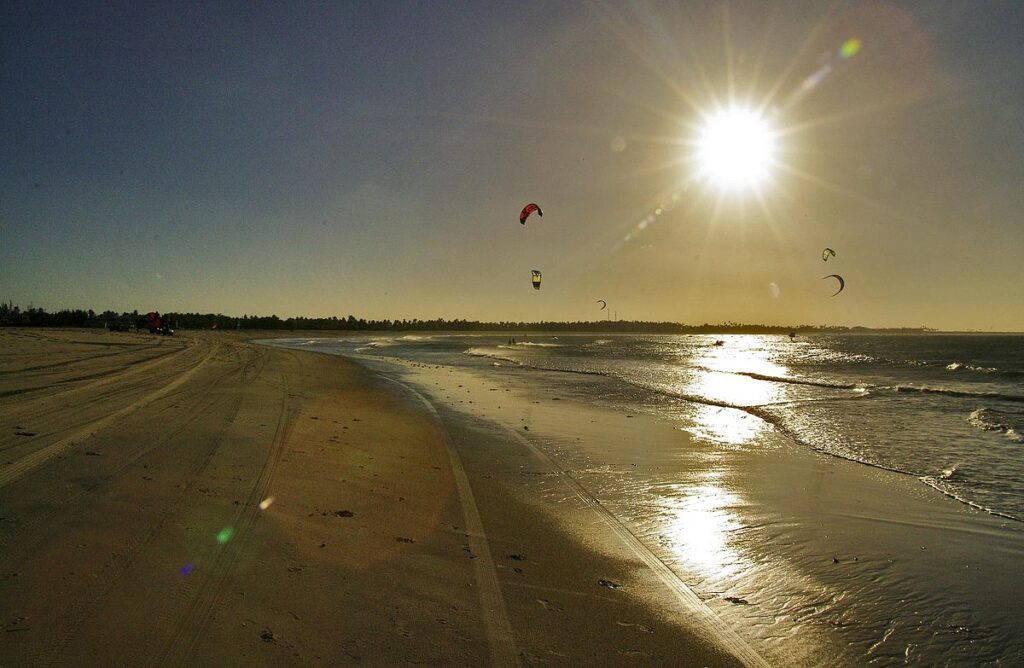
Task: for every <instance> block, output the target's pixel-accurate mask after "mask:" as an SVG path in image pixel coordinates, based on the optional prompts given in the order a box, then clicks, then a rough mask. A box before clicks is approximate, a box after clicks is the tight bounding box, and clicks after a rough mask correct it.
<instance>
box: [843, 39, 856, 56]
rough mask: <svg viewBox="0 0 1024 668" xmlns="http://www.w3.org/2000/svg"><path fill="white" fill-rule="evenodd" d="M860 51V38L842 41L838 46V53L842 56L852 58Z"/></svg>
mask: <svg viewBox="0 0 1024 668" xmlns="http://www.w3.org/2000/svg"><path fill="white" fill-rule="evenodd" d="M858 51H860V40H859V39H857V38H856V37H851V38H850V39H848V40H846V41H845V42H843V45H842V46H841V47H840V48H839V55H840V56H842V57H843V58H853V57H854V56H856V55H857V52H858Z"/></svg>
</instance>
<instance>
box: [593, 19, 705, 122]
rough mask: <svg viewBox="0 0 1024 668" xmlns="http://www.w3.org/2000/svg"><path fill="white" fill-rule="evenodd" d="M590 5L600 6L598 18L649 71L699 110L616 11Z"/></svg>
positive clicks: (681, 98) (696, 104)
mask: <svg viewBox="0 0 1024 668" xmlns="http://www.w3.org/2000/svg"><path fill="white" fill-rule="evenodd" d="M591 6H593V7H600V8H601V9H602V10H603V11H599V12H596V15H597V17H598V20H600V21H601V22H602V23H603V24H604V25H605V26H606V27H607V28H609V29H610V30H611V31H612V32H613V33H614V34H615V36H616V37H618V38H619V40H620V41H621V42H622V43H623V44H625V45H626V47H627V48H628V49H629V50H630V51H631V52H632V53H633V55H635V56H636V57H637V58H639V59H640V60H641V62H643V64H644V65H645V66H647V67H648V68H649V69H650V70H651V72H653V73H654V74H655V76H657V77H658V78H659V79H660V80H661V82H662V83H663V84H664V85H665V86H666V87H667V88H668V89H669V90H671V91H672V92H673V93H674V94H675V95H676V96H677V97H678V98H679V99H680V100H682V101H683V102H684V103H685V104H686V105H687V106H689V107H690V108H691V109H693V110H699V109H700V105H699V104H698V103H697V101H696V100H695V99H694V98H693V96H691V95H689V94H688V93H687V92H686V91H685V90H684V89H683V88H682V86H680V85H679V84H678V83H677V82H676V81H675V79H673V78H672V77H671V76H669V75H668V73H667V72H665V71H664V69H663V68H662V67H661V65H659V64H658V63H657V62H655V60H654V59H653V58H652V57H651V56H650V55H649V54H648V53H647V52H646V49H644V48H643V44H642V43H640V40H639V39H637V38H635V37H634V36H633V35H632V34H631V31H630V29H629V27H628V26H626V25H624V24H625V21H624V20H623V19H622V17H620V16H619V15H618V13H617V12H616V11H615V10H614V9H613V8H611V7H609V6H608V5H606V4H605V3H603V2H600V1H598V2H595V3H593V4H592V5H591Z"/></svg>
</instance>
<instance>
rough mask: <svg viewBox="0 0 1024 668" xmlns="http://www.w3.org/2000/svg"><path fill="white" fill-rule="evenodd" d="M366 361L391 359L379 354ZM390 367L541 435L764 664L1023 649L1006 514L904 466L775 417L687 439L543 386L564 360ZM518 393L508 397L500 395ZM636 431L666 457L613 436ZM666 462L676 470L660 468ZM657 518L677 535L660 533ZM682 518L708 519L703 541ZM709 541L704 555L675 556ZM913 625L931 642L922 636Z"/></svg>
mask: <svg viewBox="0 0 1024 668" xmlns="http://www.w3.org/2000/svg"><path fill="white" fill-rule="evenodd" d="M364 362H365V363H367V364H370V365H371V367H373V366H376V365H380V364H390V365H392V366H394V362H393V360H389V361H381V360H380V359H378V358H376V357H373V356H370V357H366V358H364ZM401 366H402V371H401V372H400V374H399V377H401V378H403V380H404V381H406V382H410V381H411V382H413V384H414V385H416V386H417V387H418V388H419V389H420V390H422V391H426V392H428V393H429V394H430V395H431V397H432V399H433V400H434V401H436V402H437V403H438V405H439V406H443V407H444V409H445V410H443V411H442V413H444V412H445V411H447V412H448V413H449V419H450V420H451V421H452V422H454V423H458V422H460V421H467V420H468V421H473V420H477V419H479V420H483V421H484V422H491V423H497V424H501V425H503V428H505V429H512V430H513V431H514V432H515V433H517V435H519V436H524V437H526V438H529V439H531V440H532V441H534V442H536V443H537V444H538V446H539V447H540V448H541V449H542V450H544V451H545V452H547V454H548V455H549V456H550V457H553V458H554V459H555V460H556V461H557V462H558V463H559V466H561V467H562V468H564V469H565V470H567V471H569V472H570V473H571V474H572V475H573V476H575V477H577V478H579V479H581V480H582V481H583V484H584V485H585V486H586V487H588V488H590V489H593V490H594V496H595V497H597V498H598V499H599V500H600V502H601V503H603V504H604V505H606V506H608V507H609V508H612V509H613V512H615V514H616V515H617V516H619V517H621V518H622V520H623V522H624V523H625V524H626V525H627V526H629V527H630V530H631V531H632V532H633V533H634V534H635V535H636V536H637V537H638V538H640V539H641V540H643V541H644V542H645V543H646V544H648V545H650V546H652V549H653V551H654V552H655V553H656V554H657V555H658V557H659V559H661V560H662V562H663V563H665V564H667V565H668V566H669V567H670V568H672V569H673V570H674V571H676V573H677V574H678V575H679V576H680V577H682V579H683V580H684V581H686V582H687V584H688V585H690V586H691V587H692V588H693V589H694V590H695V591H697V593H698V594H699V595H700V596H701V597H702V598H707V600H708V601H709V602H710V603H712V604H713V607H714V609H716V610H717V611H719V612H720V613H721V614H722V616H723V619H725V620H727V621H728V622H729V623H730V624H732V625H733V627H734V628H736V629H737V630H739V631H740V632H741V633H742V634H744V635H745V637H747V638H748V639H749V640H750V641H751V643H753V646H755V647H757V648H758V649H759V650H763V651H764V654H765V657H766V658H768V659H769V661H771V662H773V663H775V662H778V663H781V664H784V665H785V664H793V663H800V664H803V665H829V664H830V663H832V662H839V663H845V662H858V661H863V660H866V659H876V660H877V659H881V660H883V661H888V660H892V661H897V660H899V661H903V660H905V659H907V658H908V657H910V656H912V655H913V656H917V655H916V654H915V653H916V652H920V651H925V652H927V651H937V652H940V653H941V656H945V657H947V659H946V660H953V661H966V660H967V658H968V656H969V654H963V652H970V651H971V644H973V643H974V642H975V639H980V640H985V641H988V642H989V643H990V647H989V649H991V647H992V646H994V647H999V646H1003V647H1005V651H1006V652H1007V654H1006V655H1005V656H1000V655H999V654H996V655H986V656H987V657H988V659H991V660H999V659H1001V660H1006V659H1007V657H1009V656H1018V655H1020V654H1021V651H1022V650H1021V647H1020V631H1021V630H1022V629H1024V620H1022V619H1021V616H1020V614H1018V613H1013V612H1009V613H1006V614H1004V612H1003V611H1005V610H1012V609H1014V608H1015V604H1014V603H1013V601H1015V600H1016V598H1017V597H1019V596H1021V595H1024V589H1022V585H1021V583H1020V581H1019V578H1018V577H1017V576H1016V570H1015V566H1014V564H1015V563H1018V560H1019V559H1020V558H1021V557H1024V532H1021V530H1020V528H1019V526H1017V525H1018V524H1019V523H1018V522H1016V521H1012V520H1010V521H1009V522H1010V524H1007V520H1004V519H1002V518H999V517H998V516H994V515H991V514H989V513H987V512H984V511H978V510H974V509H972V508H970V507H968V506H966V505H964V504H962V503H960V502H959V501H957V500H954V499H952V498H950V497H949V496H947V495H944V494H943V493H941V491H940V490H934V489H932V488H931V487H930V486H927V485H922V484H920V480H918V479H913V478H916V476H907V475H905V474H902V473H896V472H890V471H888V470H886V469H883V468H877V467H870V466H869V467H866V466H863V465H862V462H859V461H857V460H847V459H844V458H838V457H835V456H834V455H833V454H831V453H821V452H818V451H816V450H811V449H808V448H806V447H805V446H802V445H800V444H798V443H796V442H793V441H792V440H791V439H789V438H788V437H787V436H786V435H785V434H784V433H780V432H778V431H777V430H775V429H773V428H771V427H768V430H767V432H764V433H761V434H760V435H759V436H758V437H757V438H756V439H755V440H754V442H753V443H752V445H750V446H747V447H739V448H727V447H712V446H708V445H706V444H696V443H695V442H694V441H693V439H692V438H690V437H689V435H686V436H685V438H681V437H682V436H683V435H682V434H680V432H679V429H678V428H677V427H676V426H675V425H673V424H670V421H666V420H659V419H658V418H657V417H654V416H650V415H643V414H633V415H631V416H629V417H630V418H631V419H628V420H627V419H623V418H624V417H626V416H624V415H623V412H625V411H618V412H616V411H615V410H613V409H611V408H610V407H607V406H606V407H600V406H594V405H585V404H580V403H579V402H578V401H574V399H573V397H572V396H571V392H566V391H558V392H556V390H554V389H552V387H555V386H556V385H555V383H560V382H562V381H561V380H553V381H552V382H551V384H550V385H549V384H546V383H541V384H540V385H538V383H540V382H541V381H539V380H538V379H539V378H540V377H541V376H543V375H544V374H545V373H551V374H555V375H557V374H558V372H542V371H541V372H538V371H536V370H530V371H529V372H528V373H527V372H524V371H523V370H517V369H515V368H513V367H500V368H499V367H496V368H494V369H493V370H490V371H488V370H480V369H473V370H472V371H469V370H466V369H462V368H459V369H452V368H443V367H437V366H436V365H429V364H420V363H415V362H407V363H403V364H401ZM432 366H433V367H434V368H432ZM562 375H563V376H564V374H562ZM576 381H578V382H583V383H588V382H600V378H596V379H595V380H593V381H591V380H587V378H586V377H584V376H580V378H578V379H576ZM565 386H566V387H568V386H569V385H568V384H565ZM559 387H560V385H559ZM503 389H504V390H505V392H502V391H501V390H503ZM516 392H517V393H519V394H520V396H519V398H518V400H517V402H518V403H516V402H513V401H510V400H509V399H508V398H506V397H507V396H508V393H516ZM552 393H556V394H558V395H560V396H557V397H555V396H552ZM495 397H498V398H497V399H495ZM556 398H557V399H558V401H557V402H555V401H553V400H554V399H556ZM513 405H515V406H517V408H515V409H513V408H512V406H513ZM499 406H500V408H499ZM712 410H715V411H720V412H729V411H733V410H739V409H731V408H724V407H720V408H715V409H712ZM595 412H596V414H599V415H602V416H604V417H600V418H597V419H598V420H600V424H599V425H598V426H597V427H593V426H590V425H589V424H584V423H581V422H580V421H579V420H578V419H576V418H575V417H574V416H579V415H593V414H595ZM634 413H635V412H634ZM616 420H617V424H615V422H616ZM641 423H642V424H643V425H644V426H642V427H641ZM567 425H568V426H567ZM524 426H525V427H528V431H520V430H522V428H523V427H524ZM638 432H642V433H643V434H645V438H647V439H648V441H647V445H648V449H653V450H658V451H659V452H660V453H661V454H659V455H658V457H661V459H658V458H657V457H648V455H645V454H643V453H640V452H638V451H636V450H635V449H630V448H629V446H628V445H624V444H625V443H628V442H629V440H630V439H634V440H635V436H634V435H635V434H636V433H638ZM580 439H582V441H580ZM581 442H582V443H583V445H580V443H581ZM653 444H661V445H657V446H655V445H653ZM644 457H648V459H649V461H647V462H646V463H645V462H644V461H643V460H644ZM630 458H632V459H631V460H630ZM638 463H639V466H640V467H641V468H643V467H645V466H646V467H647V469H648V470H647V471H646V472H645V473H644V474H643V475H645V476H647V477H646V478H644V479H645V480H648V481H649V482H646V483H644V484H645V485H647V486H649V487H650V486H652V485H653V487H651V489H655V488H659V486H660V487H661V488H664V489H670V493H669V492H665V493H661V492H656V493H654V492H652V493H647V492H644V491H643V490H638V489H637V488H631V484H632V483H630V480H631V478H633V477H636V476H637V469H635V468H633V466H635V465H637V464H638ZM666 465H667V466H671V467H674V469H675V472H676V474H677V475H675V477H674V478H672V477H671V476H669V477H665V476H661V474H660V473H657V472H656V471H655V470H654V469H657V468H658V466H666ZM531 477H532V476H531ZM537 477H538V478H543V477H545V476H543V475H538V476H537ZM524 484H525V483H524ZM688 489H691V490H700V492H699V493H688V492H687V490H688ZM936 492H939V493H938V494H936ZM538 498H540V499H541V501H540V504H539V506H540V507H543V506H544V505H545V504H547V505H548V506H550V507H549V508H547V510H548V511H550V512H548V514H549V516H551V517H552V518H553V519H554V521H557V522H558V523H559V524H560V525H561V526H563V527H564V528H567V529H570V525H571V522H568V521H566V520H565V518H559V517H558V515H559V512H560V511H559V510H555V511H551V508H557V504H563V505H564V503H565V499H564V495H560V496H555V497H554V498H550V497H545V496H543V495H541V496H540V497H538V496H536V495H533V496H532V498H530V495H527V496H526V497H524V500H525V501H526V502H528V503H532V504H533V505H535V506H538ZM666 527H669V528H671V529H673V531H674V534H675V535H670V536H669V537H668V538H666V536H665V532H664V529H665V528H666ZM673 531H670V532H669V533H670V534H671V533H673ZM686 531H690V532H693V531H696V532H697V533H698V534H702V535H701V539H702V540H703V541H704V543H705V545H704V546H703V547H702V546H701V545H700V541H699V540H689V541H688V540H687V539H686V538H685V536H682V534H685V533H686ZM582 537H583V536H581V538H582ZM707 544H713V545H714V549H712V550H710V552H711V554H710V555H708V554H705V555H703V556H702V557H700V558H696V559H694V558H692V557H690V558H688V557H687V552H690V553H691V554H692V553H694V552H700V551H701V550H702V549H706V548H707ZM716 550H717V552H718V554H714V553H715V551H716ZM952 564H956V567H955V568H951V565H952ZM957 569H959V570H957ZM924 602H928V605H927V606H926V608H930V609H933V611H934V612H933V614H932V616H931V618H930V619H929V620H927V621H922V619H919V618H916V617H915V616H916V615H919V614H920V612H915V609H917V606H919V605H920V604H921V603H924ZM886 610H887V611H889V612H890V613H891V615H892V616H891V617H887V616H886V613H885V612H884V611H886ZM784 620H788V621H784ZM780 622H782V627H787V626H788V627H789V631H788V635H787V632H785V631H783V632H782V633H781V634H780V630H782V629H781V628H780V627H779V623H780ZM979 634H980V635H979ZM923 637H928V638H931V639H932V640H931V641H930V644H931V645H932V647H931V648H924V647H922V646H921V645H920V643H921V642H922V640H921V639H922V638H923ZM837 643H838V644H837ZM925 656H928V655H927V654H925ZM982 658H984V657H980V656H979V659H982ZM933 659H934V656H933ZM918 660H921V657H920V656H918ZM926 660H927V659H926Z"/></svg>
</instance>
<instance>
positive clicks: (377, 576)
mask: <svg viewBox="0 0 1024 668" xmlns="http://www.w3.org/2000/svg"><path fill="white" fill-rule="evenodd" d="M250 336H251V335H250ZM446 410H447V409H445V408H444V407H441V413H442V414H439V413H438V412H437V409H436V408H435V407H434V406H433V405H432V404H431V403H429V402H428V403H424V402H423V400H422V397H421V396H418V395H417V394H415V392H413V391H411V390H410V389H409V388H408V387H403V386H400V385H397V384H395V383H394V382H393V381H389V380H387V379H384V378H381V377H379V376H376V375H375V374H373V373H371V372H369V371H367V370H365V369H362V368H360V367H358V366H356V365H354V364H352V363H350V362H347V361H345V360H342V359H340V358H336V357H328V356H322V355H315V354H311V353H301V352H293V351H288V350H277V349H272V348H268V347H264V346H257V345H253V344H250V343H247V342H246V341H244V340H243V339H242V337H240V336H238V335H236V334H233V333H227V332H224V333H197V334H189V333H179V335H177V336H174V337H158V336H150V335H145V334H125V333H106V332H95V331H84V330H0V627H2V630H0V631H2V632H0V664H2V665H29V664H31V665H35V664H41V663H48V664H74V665H138V664H146V665H149V664H171V665H181V664H185V663H188V664H196V665H241V664H246V665H253V664H257V665H298V664H351V663H360V662H361V663H369V664H374V665H395V664H398V663H405V662H428V663H435V664H436V663H443V664H458V665H487V664H490V665H517V664H524V665H528V664H533V663H540V662H545V663H555V664H595V663H601V664H609V663H625V662H635V661H637V660H641V661H644V662H647V663H663V664H671V665H680V664H687V665H737V664H739V663H741V661H743V662H746V663H748V664H754V663H758V662H759V659H758V657H757V656H756V654H753V653H752V651H751V650H750V649H749V647H747V646H746V644H745V643H744V642H743V641H741V640H739V639H738V636H736V635H735V633H734V632H733V631H732V630H731V629H730V628H729V627H727V626H724V625H722V623H721V621H720V620H718V618H717V617H716V616H714V615H710V616H709V615H708V614H707V611H706V610H703V609H702V608H701V607H700V605H699V600H696V601H695V600H692V592H690V593H689V594H688V593H687V592H688V590H687V589H686V588H685V587H684V588H681V589H680V588H678V587H677V588H676V589H673V582H672V576H671V574H666V573H664V572H658V570H657V568H656V565H655V564H652V563H649V562H648V561H647V559H648V558H649V554H646V553H644V551H643V549H639V548H638V547H637V545H636V544H632V543H631V542H630V540H629V536H628V535H624V534H623V533H622V531H623V527H621V526H616V525H615V523H614V522H610V521H609V518H608V517H607V516H605V515H602V514H601V512H599V509H598V510H595V508H594V506H593V503H592V501H593V499H588V498H586V496H580V495H579V494H575V493H576V492H578V491H579V490H573V489H572V487H571V486H567V487H564V489H563V491H562V492H561V493H563V494H566V495H567V496H566V498H574V499H575V501H573V502H572V503H571V504H568V505H566V507H565V508H564V511H565V512H564V513H563V514H562V515H561V517H562V518H563V519H564V518H566V517H569V518H572V517H575V518H576V520H577V521H576V523H575V529H574V530H567V529H566V524H565V522H561V521H555V520H554V519H553V518H552V517H551V516H550V515H549V514H548V513H546V512H544V511H543V510H542V508H543V503H540V504H539V503H538V500H541V501H542V500H543V498H544V497H543V496H537V497H534V496H531V494H532V492H534V491H535V492H538V493H543V492H544V491H545V490H541V489H536V490H534V489H533V488H532V485H533V484H534V483H533V481H542V484H544V485H547V484H548V482H549V481H550V482H552V483H554V482H557V483H558V484H562V483H564V482H565V481H564V480H563V479H561V478H559V477H558V476H557V475H553V474H554V473H555V471H553V470H552V468H551V464H552V462H551V461H550V460H546V458H545V455H544V453H543V451H540V450H537V449H531V448H530V447H528V446H529V444H528V443H524V442H520V441H518V440H516V439H514V438H509V437H508V436H507V434H506V435H502V434H495V433H490V431H493V428H494V427H493V423H488V422H476V421H473V420H467V419H461V420H445V421H444V422H442V421H440V420H439V418H444V417H445V416H444V415H443V413H444V412H445V411H446ZM524 470H528V471H535V472H537V473H539V474H540V475H537V476H531V475H524ZM524 480H525V481H526V482H527V484H525V485H524V484H523V483H524ZM547 493H550V490H547ZM574 494H575V496H573V495H574ZM626 533H627V534H628V531H627V532H626ZM638 550H639V551H638ZM688 595H690V596H691V598H687V596H688ZM737 657H740V658H737Z"/></svg>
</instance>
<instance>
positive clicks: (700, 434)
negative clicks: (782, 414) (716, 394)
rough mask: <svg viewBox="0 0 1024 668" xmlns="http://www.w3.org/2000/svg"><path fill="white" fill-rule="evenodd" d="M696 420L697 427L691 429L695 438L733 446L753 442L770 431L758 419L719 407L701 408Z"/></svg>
mask: <svg viewBox="0 0 1024 668" xmlns="http://www.w3.org/2000/svg"><path fill="white" fill-rule="evenodd" d="M694 420H695V421H696V425H695V426H694V427H692V428H690V429H689V431H690V433H692V434H693V435H694V436H696V437H697V438H703V439H707V440H709V441H714V442H715V443H721V444H724V445H731V446H739V445H743V444H744V443H747V442H750V441H753V440H754V439H755V438H757V437H758V436H759V435H760V434H761V433H762V432H764V431H766V430H767V429H768V425H767V423H765V421H764V420H762V419H760V418H758V417H755V416H753V415H750V414H749V413H744V412H743V411H741V410H738V409H735V408H721V407H719V406H707V405H701V406H699V407H698V408H697V410H696V414H695V415H694Z"/></svg>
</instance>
